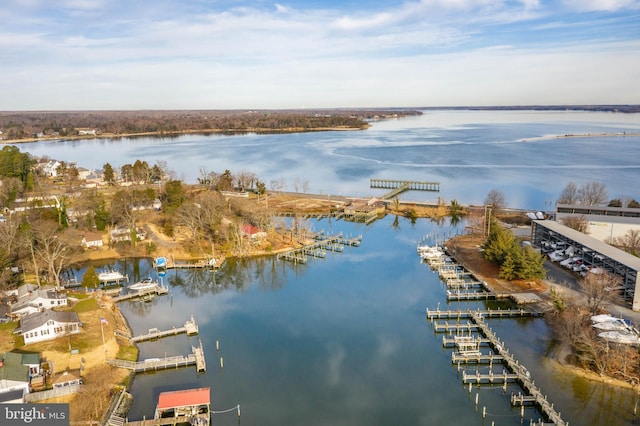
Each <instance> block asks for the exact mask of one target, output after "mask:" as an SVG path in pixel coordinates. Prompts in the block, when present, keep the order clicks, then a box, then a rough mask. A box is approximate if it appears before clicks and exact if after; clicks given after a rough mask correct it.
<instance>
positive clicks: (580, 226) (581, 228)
mask: <svg viewBox="0 0 640 426" xmlns="http://www.w3.org/2000/svg"><path fill="white" fill-rule="evenodd" d="M560 222H561V223H562V224H563V225H564V226H568V227H569V228H571V229H575V230H576V231H578V232H582V233H583V234H588V233H589V221H587V218H586V217H585V216H584V215H572V216H567V217H563V218H562V219H561V220H560Z"/></svg>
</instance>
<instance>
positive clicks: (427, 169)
mask: <svg viewBox="0 0 640 426" xmlns="http://www.w3.org/2000/svg"><path fill="white" fill-rule="evenodd" d="M638 132H640V114H622V113H604V112H581V111H464V110H460V111H425V113H424V114H423V115H422V116H419V117H407V118H402V119H397V120H387V121H380V122H375V123H373V125H372V126H371V128H369V129H367V130H364V131H335V132H334V131H332V132H309V133H294V134H271V135H262V134H261V135H258V134H242V135H234V136H223V135H209V136H204V135H182V136H177V137H171V138H158V137H140V138H121V139H100V138H98V139H91V140H74V141H59V142H51V141H47V142H37V143H29V144H21V145H19V148H20V149H21V150H25V151H27V152H30V153H31V154H33V155H35V156H48V157H49V158H54V159H58V160H65V161H68V162H75V163H76V164H77V165H78V166H80V167H85V168H89V169H100V168H102V167H103V165H104V164H105V163H107V162H108V163H110V164H111V165H112V166H114V167H116V168H118V167H120V166H122V165H123V164H133V163H134V162H135V161H136V160H137V159H140V160H144V161H147V162H148V163H149V164H155V163H156V162H157V161H165V162H166V163H167V165H168V167H169V169H171V170H172V171H173V172H174V173H175V176H176V177H178V178H181V179H184V180H185V181H186V182H190V183H195V182H196V181H197V178H198V177H199V176H200V173H201V170H202V171H208V172H211V171H215V172H218V173H221V172H223V171H224V170H226V169H229V170H231V172H240V171H247V172H252V173H255V174H256V175H257V177H258V178H259V179H261V180H262V181H263V182H265V183H266V184H267V188H270V187H271V183H272V182H283V183H284V184H285V188H283V189H287V190H290V191H295V190H296V189H297V190H302V187H303V185H302V182H306V183H307V184H306V185H304V186H305V187H307V188H308V191H309V192H315V193H323V194H342V195H358V196H373V195H380V194H382V193H384V192H385V191H384V190H373V189H370V188H369V179H370V178H380V179H406V180H419V181H437V182H440V183H441V185H440V188H441V189H440V191H441V192H440V193H420V192H409V193H404V194H402V195H401V198H402V199H406V200H417V201H435V200H436V199H437V197H442V198H444V199H445V200H446V201H447V202H448V201H450V200H452V199H457V200H458V201H459V202H461V203H465V204H481V203H482V202H483V200H484V197H485V196H486V194H487V193H488V192H489V191H490V190H491V189H494V188H496V189H499V190H500V191H502V192H503V193H504V194H505V195H506V201H507V204H508V205H509V206H511V207H517V208H524V209H531V210H551V209H553V206H554V204H555V200H556V199H557V197H558V195H559V193H560V191H561V190H562V188H564V186H565V185H566V184H567V183H568V182H569V181H574V182H576V183H577V184H578V185H579V184H581V183H585V182H591V181H594V180H596V181H599V182H602V183H604V184H606V186H607V188H608V190H609V191H608V192H609V195H610V198H618V197H625V196H630V197H634V198H636V199H640V194H638V193H637V187H635V186H633V185H630V182H635V181H637V179H638V177H639V176H640V137H638V136H625V134H632V133H633V134H637V133H638ZM603 133H607V134H617V136H596V135H599V134H603ZM557 135H560V136H562V135H591V136H588V137H577V136H576V137H562V138H557V137H554V136H557ZM634 191H635V192H634Z"/></svg>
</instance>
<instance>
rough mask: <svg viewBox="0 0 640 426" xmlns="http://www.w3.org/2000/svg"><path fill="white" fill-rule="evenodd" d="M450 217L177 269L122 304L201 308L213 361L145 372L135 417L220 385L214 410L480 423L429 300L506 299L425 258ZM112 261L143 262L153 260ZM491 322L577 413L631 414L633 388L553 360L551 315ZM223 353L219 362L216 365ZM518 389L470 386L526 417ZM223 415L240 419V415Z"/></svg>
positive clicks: (285, 419)
mask: <svg viewBox="0 0 640 426" xmlns="http://www.w3.org/2000/svg"><path fill="white" fill-rule="evenodd" d="M394 222H395V223H394ZM448 224H449V220H446V221H445V222H444V223H443V225H442V227H440V226H439V225H438V224H437V223H435V222H433V221H429V220H418V221H416V223H415V224H412V223H411V221H410V220H409V219H407V218H403V217H397V218H396V217H390V216H389V217H386V218H384V219H382V220H381V221H380V222H377V223H376V224H375V225H374V226H369V227H366V226H362V225H360V224H351V223H349V224H347V223H344V222H339V223H332V226H333V228H334V232H339V231H343V232H344V233H345V234H352V235H357V234H359V233H362V234H363V243H362V245H361V246H360V247H357V248H349V249H346V250H345V252H344V253H330V254H329V253H328V256H327V258H326V259H311V258H310V259H309V262H308V263H307V264H306V265H301V264H292V263H287V262H283V261H278V260H276V259H275V257H262V258H257V259H238V260H230V261H228V262H226V263H225V265H224V266H223V267H222V268H220V269H219V270H218V271H216V272H213V271H207V270H172V271H168V272H167V274H166V275H165V277H164V280H165V283H168V285H169V286H170V295H169V296H161V297H156V298H154V299H153V300H152V301H151V302H148V303H144V302H123V303H121V304H120V308H121V310H122V311H123V313H124V314H125V316H126V317H127V319H128V320H129V322H130V324H131V326H132V328H133V330H134V334H139V333H140V332H144V331H146V330H147V329H149V328H152V327H158V328H160V329H170V328H171V327H173V326H180V325H181V324H182V322H184V321H185V320H186V319H188V318H189V317H190V315H192V314H193V315H194V317H195V319H196V321H197V322H198V324H199V326H200V334H199V335H198V336H197V339H198V340H201V341H202V342H203V345H204V347H205V356H206V358H207V364H208V368H209V370H208V372H207V373H206V374H205V375H197V374H196V373H195V371H194V370H193V369H190V368H184V369H180V370H175V371H167V372H163V373H158V374H154V375H143V376H136V378H135V380H134V382H133V387H132V392H133V395H134V402H133V407H132V410H131V412H130V416H129V417H130V419H132V420H136V419H141V418H142V416H143V415H144V416H147V418H149V417H150V416H152V415H153V410H154V407H155V402H156V399H157V395H158V394H159V393H160V392H161V391H165V390H175V389H184V388H189V387H202V386H211V387H212V389H214V390H215V391H214V393H213V400H212V401H213V406H214V409H225V408H229V407H232V406H235V405H236V404H238V403H240V404H241V405H242V407H243V410H242V423H244V424H249V425H254V424H255V425H281V424H331V425H351V424H381V425H395V424H411V425H414V424H415V425H419V424H422V425H430V424H451V423H452V422H455V423H456V424H458V425H470V426H471V425H474V426H477V425H478V424H481V423H482V419H481V416H480V414H479V412H478V411H477V409H476V407H475V404H474V401H473V395H469V393H468V391H467V390H466V389H464V388H463V386H462V385H461V379H460V376H459V373H458V372H457V371H456V368H455V367H454V366H452V365H451V355H450V350H447V349H443V347H442V342H441V336H439V335H435V334H434V333H433V330H432V327H431V325H430V324H429V323H428V322H427V321H426V320H425V318H424V309H425V308H426V307H430V308H435V307H436V306H439V307H440V308H441V309H443V308H445V305H447V306H448V307H450V308H451V309H465V308H471V309H476V308H485V307H490V308H492V309H497V308H506V307H508V306H509V304H508V302H506V301H489V302H482V303H477V302H466V303H453V302H451V303H446V297H445V288H444V286H443V285H442V282H441V281H440V280H439V278H438V276H437V274H436V273H433V272H431V271H430V270H429V268H428V267H427V266H426V265H425V264H422V263H420V262H419V261H418V257H417V256H416V254H415V246H416V243H417V242H418V241H419V240H420V239H422V238H423V237H425V236H427V235H432V236H434V238H438V239H439V240H442V239H443V238H445V237H446V236H448V235H452V234H454V233H455V232H456V229H455V228H454V227H449V226H448ZM459 225H460V226H462V225H464V223H462V224H459ZM436 236H437V237H436ZM114 266H116V267H117V268H122V269H121V270H126V271H127V272H128V273H130V274H132V275H133V274H134V271H135V270H136V269H137V270H138V271H139V273H140V274H141V275H145V274H147V273H148V271H149V269H148V268H149V267H150V260H149V259H138V260H127V261H126V262H125V261H120V262H118V263H116V264H115V265H114ZM490 326H491V327H492V328H493V329H494V331H495V332H496V333H497V334H498V335H499V336H500V338H501V339H502V340H504V341H505V343H506V345H507V346H508V347H509V350H510V351H511V352H512V353H514V355H515V356H516V357H517V358H518V359H519V360H520V361H521V362H522V363H524V364H525V365H526V366H527V368H528V369H529V371H531V374H532V376H533V377H535V380H536V384H537V385H538V386H540V388H541V389H542V390H543V392H545V394H548V396H549V399H550V400H551V401H553V402H554V404H555V406H556V407H558V409H559V410H560V411H561V412H562V417H563V418H565V419H566V420H568V421H569V422H570V424H580V425H623V424H630V423H631V422H632V421H633V415H632V410H633V405H634V404H635V399H634V397H633V392H630V391H625V390H621V389H618V388H612V387H609V386H607V385H605V384H601V383H594V382H589V381H586V380H582V379H579V378H576V377H575V376H573V375H570V374H567V373H566V372H565V371H562V370H558V369H557V367H556V366H555V365H554V364H553V363H550V362H548V360H547V357H548V356H550V354H551V353H552V352H553V350H554V349H553V346H552V345H553V342H552V340H551V338H550V333H549V329H548V327H547V326H546V323H545V322H544V320H543V319H539V318H534V319H510V320H507V319H503V320H491V323H490ZM194 340H195V339H194V338H187V337H186V336H184V335H181V336H176V337H172V338H168V339H163V340H160V341H157V342H147V343H144V344H141V345H140V357H141V358H148V357H161V356H164V355H165V353H166V354H169V355H178V354H186V353H189V351H190V346H191V345H192V344H193V342H194ZM216 340H220V342H221V349H220V351H217V350H216V347H215V342H216ZM221 356H224V360H225V362H224V364H225V367H224V370H223V371H221V370H220V368H219V367H217V364H218V362H219V357H221ZM511 391H514V392H517V391H518V387H517V385H513V386H511V385H510V387H509V390H508V392H507V395H504V394H503V392H502V390H501V389H498V388H492V387H480V388H477V389H476V388H474V393H476V392H477V393H479V394H480V399H481V406H487V411H488V412H489V413H491V414H492V415H494V416H495V417H493V418H490V419H491V420H496V424H500V425H513V426H516V425H520V424H522V422H521V419H520V416H519V411H518V410H517V409H515V410H514V409H513V408H512V407H511V406H510V404H509V399H508V394H509V393H510V392H511ZM452 416H455V418H454V417H452ZM529 419H537V415H536V412H535V411H534V410H533V409H527V414H526V416H525V419H524V424H528V423H529V422H528V420H529ZM215 422H216V424H218V425H231V424H234V425H237V419H236V418H234V417H232V418H229V419H228V418H225V417H216V418H215Z"/></svg>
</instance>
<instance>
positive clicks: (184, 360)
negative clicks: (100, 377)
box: [107, 342, 207, 373]
mask: <svg viewBox="0 0 640 426" xmlns="http://www.w3.org/2000/svg"><path fill="white" fill-rule="evenodd" d="M107 363H108V364H109V365H111V366H113V367H119V368H126V369H127V370H132V371H134V372H135V373H145V372H150V371H157V370H166V369H169V368H179V367H188V366H191V365H195V366H196V371H197V372H198V373H204V372H205V371H206V370H207V365H206V362H205V359H204V349H203V348H202V342H200V345H199V346H191V353H190V354H189V355H186V356H185V355H178V356H170V357H164V358H149V359H146V360H144V361H137V362H135V361H126V360H122V359H108V360H107Z"/></svg>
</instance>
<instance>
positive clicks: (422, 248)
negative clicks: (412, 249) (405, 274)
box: [418, 244, 444, 260]
mask: <svg viewBox="0 0 640 426" xmlns="http://www.w3.org/2000/svg"><path fill="white" fill-rule="evenodd" d="M418 255H419V256H420V257H421V258H422V259H423V260H425V259H438V258H440V256H443V255H444V250H442V248H441V247H440V246H430V245H428V244H424V245H419V246H418Z"/></svg>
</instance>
